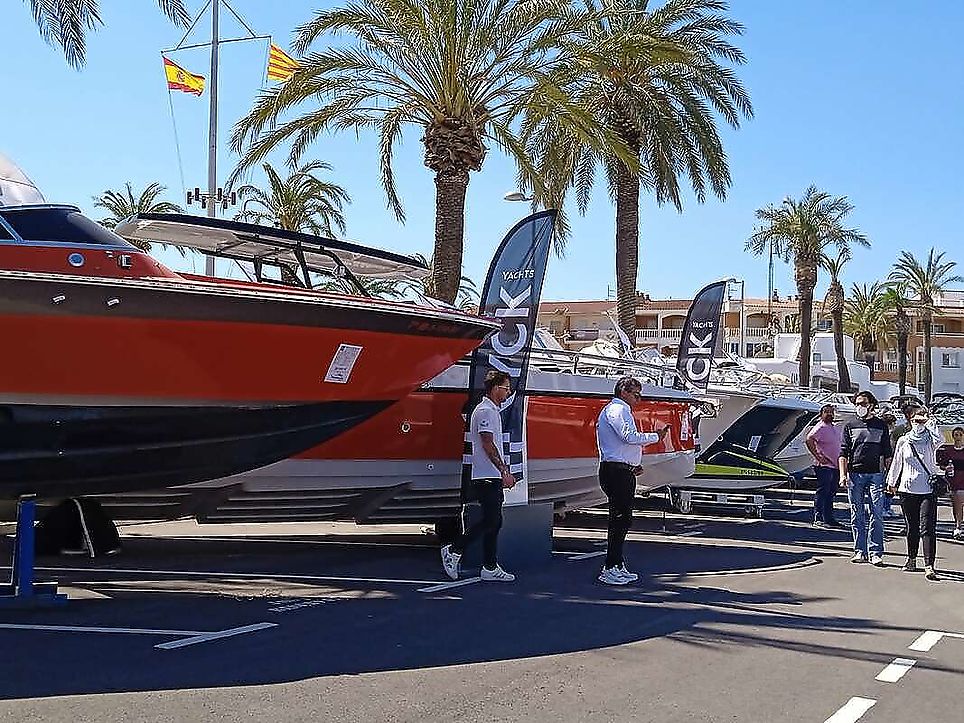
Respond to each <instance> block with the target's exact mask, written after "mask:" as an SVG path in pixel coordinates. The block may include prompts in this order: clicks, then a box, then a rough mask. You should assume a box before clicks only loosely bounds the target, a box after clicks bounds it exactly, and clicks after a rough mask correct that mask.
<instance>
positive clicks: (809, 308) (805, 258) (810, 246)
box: [746, 186, 870, 386]
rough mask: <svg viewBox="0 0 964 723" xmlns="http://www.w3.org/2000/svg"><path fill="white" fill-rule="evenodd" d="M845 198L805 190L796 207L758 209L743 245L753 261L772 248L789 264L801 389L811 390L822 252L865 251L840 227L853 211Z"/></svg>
mask: <svg viewBox="0 0 964 723" xmlns="http://www.w3.org/2000/svg"><path fill="white" fill-rule="evenodd" d="M853 208H854V207H853V206H852V205H851V203H850V201H848V200H847V197H846V196H836V197H834V196H831V195H830V194H829V193H827V192H825V191H818V190H817V187H816V186H810V188H808V189H807V191H806V193H805V194H804V195H803V198H802V199H800V200H799V201H797V200H795V199H793V198H789V197H788V198H786V199H784V201H783V203H782V204H780V205H779V206H772V205H771V206H767V207H766V208H761V209H757V211H756V217H757V219H758V220H759V221H760V222H761V224H760V226H758V227H757V229H756V230H755V231H754V232H753V234H752V235H751V236H750V238H749V240H748V241H747V242H746V248H747V250H748V251H751V252H753V253H754V254H756V255H757V256H759V255H761V254H763V253H764V251H767V250H768V249H769V248H770V244H773V253H774V255H776V256H778V257H780V258H782V259H783V260H784V261H786V262H787V263H791V262H792V263H793V269H794V278H795V281H796V284H797V294H798V297H797V298H798V303H799V308H800V384H801V385H803V386H810V349H811V344H810V334H811V331H812V326H813V289H814V287H815V286H816V285H817V272H818V269H819V267H820V260H821V258H823V257H824V256H825V249H826V248H827V247H828V246H834V247H836V248H837V250H838V251H843V250H845V249H849V248H850V246H851V245H852V244H860V245H861V246H870V242H869V241H868V240H867V237H866V236H864V234H863V233H861V232H860V231H858V230H857V229H855V228H847V227H846V226H844V225H843V223H844V219H845V218H846V217H847V216H848V215H849V214H850V212H851V211H853Z"/></svg>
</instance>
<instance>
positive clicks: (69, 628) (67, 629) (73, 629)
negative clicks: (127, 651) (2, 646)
mask: <svg viewBox="0 0 964 723" xmlns="http://www.w3.org/2000/svg"><path fill="white" fill-rule="evenodd" d="M0 629H2V630H40V631H43V632H50V633H118V634H122V635H205V634H206V633H205V632H204V631H203V630H153V629H150V628H97V627H87V626H81V625H15V624H12V623H2V624H0Z"/></svg>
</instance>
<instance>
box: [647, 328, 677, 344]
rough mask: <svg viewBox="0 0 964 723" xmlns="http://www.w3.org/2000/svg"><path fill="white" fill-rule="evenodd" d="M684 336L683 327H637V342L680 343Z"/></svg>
mask: <svg viewBox="0 0 964 723" xmlns="http://www.w3.org/2000/svg"><path fill="white" fill-rule="evenodd" d="M682 338H683V330H682V329H637V330H636V343H637V344H646V343H649V344H652V343H653V342H673V343H679V340H680V339H682Z"/></svg>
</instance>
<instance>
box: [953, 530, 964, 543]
mask: <svg viewBox="0 0 964 723" xmlns="http://www.w3.org/2000/svg"><path fill="white" fill-rule="evenodd" d="M953 537H954V539H955V540H960V539H964V528H960V527H955V528H954V535H953Z"/></svg>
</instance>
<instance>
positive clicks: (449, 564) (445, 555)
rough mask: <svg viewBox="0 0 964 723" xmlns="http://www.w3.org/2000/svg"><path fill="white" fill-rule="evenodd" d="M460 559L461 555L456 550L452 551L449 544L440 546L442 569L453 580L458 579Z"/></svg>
mask: <svg viewBox="0 0 964 723" xmlns="http://www.w3.org/2000/svg"><path fill="white" fill-rule="evenodd" d="M461 561H462V556H461V555H460V554H458V553H457V552H452V546H451V545H446V546H445V547H443V548H442V569H443V570H445V574H446V575H448V576H449V577H450V578H451V579H453V580H458V579H459V563H461Z"/></svg>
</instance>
